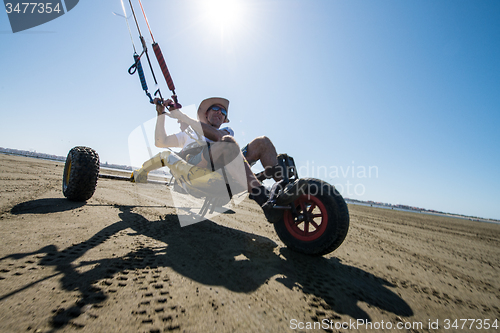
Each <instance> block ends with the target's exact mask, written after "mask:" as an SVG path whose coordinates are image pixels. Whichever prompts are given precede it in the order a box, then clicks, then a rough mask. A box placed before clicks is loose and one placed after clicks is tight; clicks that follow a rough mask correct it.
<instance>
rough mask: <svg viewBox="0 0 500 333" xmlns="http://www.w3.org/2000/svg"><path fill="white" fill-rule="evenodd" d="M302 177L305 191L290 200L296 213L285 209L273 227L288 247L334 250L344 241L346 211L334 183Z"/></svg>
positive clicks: (306, 250)
mask: <svg viewBox="0 0 500 333" xmlns="http://www.w3.org/2000/svg"><path fill="white" fill-rule="evenodd" d="M305 179H306V180H307V184H308V185H307V189H306V191H305V194H304V195H302V196H300V197H299V198H298V199H297V200H295V202H294V203H293V204H294V205H295V208H296V210H297V213H298V214H297V215H295V216H294V215H293V214H292V211H291V210H287V211H285V212H284V214H283V218H282V219H281V220H280V221H278V222H276V223H274V229H275V230H276V233H277V234H278V237H279V238H280V239H281V241H282V242H283V243H284V244H285V245H286V246H287V247H288V248H290V249H291V250H293V251H296V252H300V253H304V254H309V255H318V256H320V255H324V254H327V253H330V252H332V251H334V250H335V249H337V248H338V247H339V246H340V245H341V244H342V242H343V241H344V239H345V237H346V236H347V231H348V229H349V211H348V209H347V204H346V203H345V201H344V199H343V198H342V196H341V195H340V193H338V192H337V190H336V189H335V187H333V186H332V185H330V184H328V183H326V182H324V181H322V180H319V179H314V178H305Z"/></svg>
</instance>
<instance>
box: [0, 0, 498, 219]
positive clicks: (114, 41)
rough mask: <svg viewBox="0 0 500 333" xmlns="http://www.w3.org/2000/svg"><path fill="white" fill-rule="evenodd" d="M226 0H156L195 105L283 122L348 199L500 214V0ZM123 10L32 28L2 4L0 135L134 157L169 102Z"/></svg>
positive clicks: (111, 5)
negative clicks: (132, 139)
mask: <svg viewBox="0 0 500 333" xmlns="http://www.w3.org/2000/svg"><path fill="white" fill-rule="evenodd" d="M220 1H222V0H217V1H216V0H212V1H210V0H203V1H202V0H199V1H195V0H182V1H181V0H168V1H159V0H158V1H153V0H144V1H143V4H144V7H145V10H146V13H147V15H148V19H149V23H150V25H151V28H152V31H153V34H154V37H155V40H156V41H157V42H158V43H159V44H160V46H161V48H162V50H163V53H164V56H165V59H166V61H167V64H168V66H169V69H170V72H171V74H172V76H173V79H174V82H175V85H176V87H177V89H176V92H177V94H178V96H179V99H180V102H181V103H182V104H183V105H184V106H189V105H197V104H198V103H199V102H200V101H201V100H202V99H204V98H206V97H210V96H223V97H226V98H228V99H229V100H230V101H231V104H230V111H229V113H230V119H231V123H230V126H231V127H232V128H233V129H234V130H235V136H236V140H237V141H238V142H239V143H240V144H241V145H244V144H246V143H247V142H249V141H250V140H251V139H253V138H254V137H256V136H260V135H267V136H269V137H270V138H271V139H272V140H273V142H274V143H275V145H276V147H277V149H278V151H279V152H286V153H288V154H289V155H291V156H293V157H294V158H295V161H296V163H297V165H298V167H299V172H300V175H301V176H314V177H318V178H321V179H324V180H326V181H328V182H330V183H332V184H334V185H337V187H338V188H339V190H341V191H342V193H343V195H344V196H345V197H350V198H356V199H361V200H374V201H381V202H390V203H401V204H408V205H412V206H418V207H423V208H427V209H436V210H440V211H446V212H453V213H460V214H467V215H473V216H481V217H488V218H496V219H500V205H498V200H499V198H500V176H499V172H498V170H499V168H498V166H499V164H500V154H499V149H498V147H499V143H500V134H499V133H500V131H498V126H499V124H500V94H499V91H500V60H499V59H500V43H499V41H500V24H499V23H498V22H499V18H500V2H498V1H472V0H470V1H464V0H459V1H451V0H450V1H413V2H411V1H399V0H398V1H389V0H387V1H377V2H375V1H334V0H332V1H326V0H308V1H306V0H295V1H294V0H287V1H281V0H234V1H233V4H226V5H225V7H224V8H225V9H224V10H222V9H220V10H215V8H217V6H218V2H220ZM134 3H135V4H136V2H135V1H134ZM234 3H235V4H234ZM207 4H208V5H207ZM137 6H138V5H137ZM127 10H128V11H129V12H130V10H129V8H128V7H127ZM136 11H139V7H137V9H136ZM112 12H117V13H122V9H121V4H120V1H119V0H113V1H111V0H109V1H99V2H96V1H88V0H81V1H80V2H79V4H78V5H77V6H76V7H75V8H74V9H73V10H72V11H70V12H68V13H67V14H65V15H63V16H61V17H60V18H58V19H56V20H53V21H51V22H48V23H46V24H44V25H41V26H38V27H35V28H33V29H30V30H27V31H25V32H19V33H16V34H13V33H12V32H11V29H10V25H9V21H8V18H7V15H6V13H3V14H0V39H1V45H2V47H1V48H0V56H1V59H2V63H3V68H2V74H1V80H0V101H1V102H0V103H1V104H0V105H1V106H0V110H1V112H2V118H3V119H2V122H1V123H0V146H3V147H10V148H17V149H31V150H36V151H40V152H46V153H52V154H57V155H66V154H67V152H68V151H69V150H70V149H71V148H72V147H73V146H76V145H87V146H90V147H92V148H94V149H96V150H97V152H98V153H99V154H100V156H101V161H102V162H105V161H107V162H109V163H118V164H130V162H129V161H130V159H129V149H128V137H129V135H130V134H131V133H132V131H133V130H134V129H135V128H137V126H140V125H141V124H142V123H144V122H147V121H149V120H150V119H152V118H154V117H155V111H154V108H153V107H152V106H151V105H150V104H149V103H148V101H147V98H146V97H145V95H144V93H143V92H142V90H141V86H140V83H139V79H138V78H137V77H133V76H130V75H129V74H128V73H127V69H128V67H129V66H130V65H131V64H132V62H133V60H132V54H133V49H132V44H131V42H130V37H129V35H128V31H127V26H126V23H125V20H124V19H123V18H120V17H118V16H115V15H113V14H112ZM138 14H139V13H138ZM138 19H139V23H140V24H141V29H142V32H143V34H144V36H145V37H146V38H147V39H148V40H149V42H148V43H150V40H151V39H150V36H149V33H148V32H147V27H146V25H145V24H144V20H143V18H142V17H140V16H139V17H138ZM130 23H131V27H132V29H133V30H132V33H133V35H134V38H135V41H136V46H137V44H138V39H137V32H136V30H135V27H134V24H133V21H131V22H130ZM151 55H153V54H152V52H151ZM153 58H154V56H153ZM152 60H153V62H154V65H155V69H156V73H157V75H158V76H159V83H160V88H161V89H162V92H163V95H168V94H167V93H168V89H167V87H166V84H165V82H164V80H163V78H162V77H161V74H160V72H159V70H158V67H157V66H156V59H152ZM143 65H145V64H144V63H143ZM146 73H147V75H148V74H149V71H148V70H146ZM148 84H149V86H150V90H151V91H154V90H155V87H154V82H153V80H152V79H151V77H150V76H148ZM174 125H175V124H174ZM169 128H170V127H169ZM353 170H354V173H353V172H352V171H353ZM370 171H371V172H370Z"/></svg>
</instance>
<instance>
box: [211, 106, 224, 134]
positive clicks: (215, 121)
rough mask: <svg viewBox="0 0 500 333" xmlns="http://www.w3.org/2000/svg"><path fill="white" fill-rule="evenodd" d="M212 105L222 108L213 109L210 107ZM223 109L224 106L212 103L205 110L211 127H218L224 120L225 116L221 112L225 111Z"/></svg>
mask: <svg viewBox="0 0 500 333" xmlns="http://www.w3.org/2000/svg"><path fill="white" fill-rule="evenodd" d="M214 106H216V107H219V108H221V109H223V110H221V109H219V110H218V111H215V110H214V109H212V107H214ZM225 110H226V108H224V106H222V105H220V104H215V105H212V106H211V107H210V108H209V109H208V111H207V120H208V123H209V124H210V125H212V126H213V127H216V128H219V127H220V126H221V125H222V124H223V123H224V121H225V120H226V116H225V115H224V114H223V112H227V111H225ZM226 114H227V113H226Z"/></svg>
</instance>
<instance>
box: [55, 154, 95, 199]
mask: <svg viewBox="0 0 500 333" xmlns="http://www.w3.org/2000/svg"><path fill="white" fill-rule="evenodd" d="M99 166H100V162H99V155H97V152H96V151H95V150H94V149H92V148H89V147H75V148H73V149H71V150H70V151H69V153H68V157H66V164H65V165H64V174H63V194H64V196H65V197H66V198H68V199H69V200H71V201H87V200H88V199H90V198H91V197H92V195H94V192H95V189H96V186H97V179H98V177H99Z"/></svg>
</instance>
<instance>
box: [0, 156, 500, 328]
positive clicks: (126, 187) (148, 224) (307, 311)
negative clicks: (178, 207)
mask: <svg viewBox="0 0 500 333" xmlns="http://www.w3.org/2000/svg"><path fill="white" fill-rule="evenodd" d="M63 167H64V164H63V163H62V162H54V161H44V160H37V159H32V158H25V157H17V156H9V155H0V179H1V181H0V225H1V228H0V234H1V245H0V258H1V259H0V332H75V331H76V332H169V331H173V332H292V331H301V332H304V331H309V332H313V331H317V332H324V331H326V332H348V331H354V332H357V331H359V332H374V331H387V332H389V331H401V332H405V331H406V332H429V331H430V332H453V331H456V332H469V331H481V332H489V331H491V332H498V331H500V329H496V328H494V327H490V328H489V329H484V327H486V326H487V325H491V324H494V323H495V320H496V319H497V318H498V319H500V299H499V298H500V282H499V278H498V277H499V275H500V274H499V273H500V225H498V224H492V223H481V222H473V221H468V220H463V219H454V218H448V217H440V216H432V215H425V214H418V213H411V212H400V211H392V210H386V209H379V208H371V207H363V206H355V205H349V212H350V217H351V226H350V230H349V233H348V235H347V238H346V240H345V241H344V243H343V244H342V245H341V246H340V248H339V249H337V250H336V251H335V252H333V253H331V254H329V255H326V256H324V257H309V256H304V255H300V254H297V253H294V252H291V251H290V250H288V249H287V248H286V247H284V245H283V244H282V243H281V241H280V240H279V238H278V237H277V236H276V233H275V232H274V229H273V226H272V225H270V224H269V223H267V222H266V220H265V218H264V215H263V214H262V212H261V210H260V208H259V207H258V206H257V205H256V204H255V203H253V202H252V201H249V200H245V201H243V202H242V203H241V204H239V205H238V206H236V207H232V208H231V210H230V211H228V212H227V213H226V214H221V215H218V216H216V217H214V218H213V219H212V220H207V221H204V222H201V223H197V224H194V225H191V226H187V227H183V228H181V227H180V225H179V220H178V218H177V215H176V214H175V209H174V208H173V207H172V199H171V195H170V190H169V189H168V187H166V186H165V185H158V184H132V183H128V182H123V181H117V180H109V179H99V182H98V187H97V190H96V192H95V194H94V196H93V197H92V198H91V199H90V200H88V201H87V203H74V202H70V201H68V200H66V199H65V198H64V196H63V194H62V190H61V186H62V185H61V184H62V174H63ZM464 195H467V193H464ZM456 319H458V321H457V322H455V324H456V326H455V327H453V323H454V321H455V320H456ZM460 319H475V321H474V322H473V323H472V321H471V320H469V321H467V322H466V323H465V325H464V322H463V321H460ZM356 320H358V321H357V322H356ZM367 322H370V324H366V323H367ZM353 324H355V325H356V326H355V325H353ZM471 324H472V327H470V326H471ZM480 324H482V327H483V328H482V329H479V327H480V326H479V325H480ZM314 325H316V326H314ZM342 325H343V326H344V327H343V328H342V327H341V326H342ZM346 325H348V326H346ZM370 325H371V326H370ZM398 325H399V326H398ZM436 325H437V326H436ZM497 325H500V323H498V321H497ZM405 326H406V327H407V328H409V329H401V330H397V328H398V327H403V328H404V327H405ZM447 326H448V327H449V329H446V328H447ZM308 328H311V329H310V330H308ZM314 328H316V329H314ZM376 328H378V329H377V330H375V329H376ZM389 328H392V329H389Z"/></svg>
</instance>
